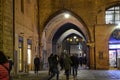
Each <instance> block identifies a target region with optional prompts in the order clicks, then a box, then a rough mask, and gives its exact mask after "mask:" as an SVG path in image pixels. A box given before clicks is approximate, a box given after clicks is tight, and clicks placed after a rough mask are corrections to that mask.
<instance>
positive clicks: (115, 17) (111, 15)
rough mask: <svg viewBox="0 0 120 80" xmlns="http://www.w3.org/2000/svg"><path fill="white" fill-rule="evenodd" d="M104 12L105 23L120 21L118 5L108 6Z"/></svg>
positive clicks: (119, 7)
mask: <svg viewBox="0 0 120 80" xmlns="http://www.w3.org/2000/svg"><path fill="white" fill-rule="evenodd" d="M105 14H106V15H105V21H106V24H118V23H120V5H119V6H114V7H110V8H108V9H107V10H106V12H105Z"/></svg>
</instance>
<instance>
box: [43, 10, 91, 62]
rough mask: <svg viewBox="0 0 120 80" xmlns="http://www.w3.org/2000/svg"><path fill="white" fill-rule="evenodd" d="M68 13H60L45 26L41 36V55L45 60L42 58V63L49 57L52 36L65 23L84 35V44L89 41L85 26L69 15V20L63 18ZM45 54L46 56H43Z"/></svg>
mask: <svg viewBox="0 0 120 80" xmlns="http://www.w3.org/2000/svg"><path fill="white" fill-rule="evenodd" d="M68 13H69V12H67V13H66V12H62V13H60V14H58V15H57V16H55V17H53V18H52V19H51V20H50V21H49V22H48V23H47V25H46V26H45V28H44V30H43V35H42V45H43V47H42V51H43V52H42V53H43V57H44V56H46V58H44V59H45V60H44V63H46V62H47V57H48V56H49V54H50V53H52V48H53V44H52V39H53V37H54V34H55V33H56V32H57V30H58V29H59V28H60V27H61V26H63V25H64V24H67V23H71V24H73V25H76V26H77V28H78V29H80V30H81V32H82V33H83V34H84V38H85V39H86V42H87V41H88V40H90V36H89V35H90V34H89V31H88V29H87V28H86V26H84V25H83V23H82V22H81V21H79V20H78V19H77V18H76V17H75V16H73V15H72V14H71V13H70V16H69V18H65V17H64V15H65V14H68ZM71 33H76V34H78V33H77V31H73V32H71ZM44 54H46V55H44Z"/></svg>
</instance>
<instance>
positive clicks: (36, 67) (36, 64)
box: [34, 55, 40, 74]
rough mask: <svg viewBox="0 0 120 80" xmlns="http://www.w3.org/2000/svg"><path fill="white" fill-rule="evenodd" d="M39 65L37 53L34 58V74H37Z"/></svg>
mask: <svg viewBox="0 0 120 80" xmlns="http://www.w3.org/2000/svg"><path fill="white" fill-rule="evenodd" d="M39 67H40V58H39V57H38V55H36V57H35V58H34V68H35V69H34V72H35V74H38V71H39Z"/></svg>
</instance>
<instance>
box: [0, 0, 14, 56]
mask: <svg viewBox="0 0 120 80" xmlns="http://www.w3.org/2000/svg"><path fill="white" fill-rule="evenodd" d="M0 50H2V51H4V52H5V54H6V55H8V56H11V57H12V56H13V0H0Z"/></svg>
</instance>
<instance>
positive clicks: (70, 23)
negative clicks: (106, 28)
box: [42, 12, 90, 67]
mask: <svg viewBox="0 0 120 80" xmlns="http://www.w3.org/2000/svg"><path fill="white" fill-rule="evenodd" d="M66 14H67V15H69V17H67V18H66V17H65V15H66ZM89 40H90V34H89V31H88V29H87V27H86V26H85V25H84V23H82V22H81V21H80V20H79V19H77V18H76V17H75V16H73V15H71V14H68V12H67V13H66V12H62V13H60V14H58V15H57V16H55V17H53V18H52V19H51V20H50V21H49V22H48V23H47V25H46V26H45V29H44V31H43V36H42V45H43V48H42V53H43V54H42V56H43V62H44V63H45V64H46V63H47V57H48V56H49V55H50V54H51V53H54V54H58V55H60V54H61V53H62V52H64V51H65V52H67V53H69V54H77V55H78V56H79V55H80V54H83V53H85V54H87V60H88V65H89V48H88V47H87V45H86V44H87V42H88V41H89ZM44 67H45V65H44Z"/></svg>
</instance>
